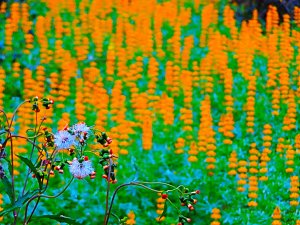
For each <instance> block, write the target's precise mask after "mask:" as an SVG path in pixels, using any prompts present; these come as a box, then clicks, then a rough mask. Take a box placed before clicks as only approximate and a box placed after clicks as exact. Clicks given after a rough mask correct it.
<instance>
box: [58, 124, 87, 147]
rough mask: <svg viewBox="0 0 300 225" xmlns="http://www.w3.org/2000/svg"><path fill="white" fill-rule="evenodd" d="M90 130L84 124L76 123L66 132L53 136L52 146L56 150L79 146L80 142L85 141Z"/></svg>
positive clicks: (62, 131) (59, 132)
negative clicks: (53, 145)
mask: <svg viewBox="0 0 300 225" xmlns="http://www.w3.org/2000/svg"><path fill="white" fill-rule="evenodd" d="M89 132H90V128H89V127H88V126H87V125H86V124H85V123H78V124H75V125H73V126H72V127H70V128H69V131H68V130H61V131H58V132H57V133H56V134H55V135H54V144H55V146H56V148H57V150H60V149H67V148H70V147H71V146H73V145H76V146H79V145H80V142H81V141H82V140H84V139H87V138H88V136H89Z"/></svg>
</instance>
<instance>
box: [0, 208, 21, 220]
mask: <svg viewBox="0 0 300 225" xmlns="http://www.w3.org/2000/svg"><path fill="white" fill-rule="evenodd" d="M18 208H19V207H18V206H16V205H13V206H11V207H8V208H7V209H5V210H3V211H1V212H0V217H2V216H4V215H6V214H7V213H10V212H12V211H14V210H16V209H18Z"/></svg>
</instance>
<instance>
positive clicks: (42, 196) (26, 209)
mask: <svg viewBox="0 0 300 225" xmlns="http://www.w3.org/2000/svg"><path fill="white" fill-rule="evenodd" d="M73 180H74V177H72V178H71V180H70V181H69V182H68V184H67V185H66V186H65V187H64V188H63V189H62V190H61V191H60V192H59V193H57V194H56V195H43V194H41V192H40V193H38V194H36V195H35V196H33V197H31V198H30V199H29V200H28V202H27V203H26V207H25V216H24V222H23V224H24V225H25V224H28V223H29V222H30V219H31V217H32V215H33V213H34V211H35V209H36V207H35V208H34V209H33V211H32V212H31V214H30V217H29V218H28V220H27V222H26V219H27V212H28V207H29V204H30V203H31V202H32V201H33V200H34V199H36V198H39V199H40V198H57V197H59V196H60V195H62V194H63V193H64V192H65V191H66V190H67V189H68V187H69V186H70V185H71V183H72V181H73ZM38 201H39V200H38Z"/></svg>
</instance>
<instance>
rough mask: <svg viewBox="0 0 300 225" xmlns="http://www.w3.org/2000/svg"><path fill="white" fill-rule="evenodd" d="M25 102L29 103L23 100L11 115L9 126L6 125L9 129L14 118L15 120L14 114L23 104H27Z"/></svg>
mask: <svg viewBox="0 0 300 225" xmlns="http://www.w3.org/2000/svg"><path fill="white" fill-rule="evenodd" d="M27 102H30V100H25V101H23V102H21V103H20V104H19V105H18V106H17V108H16V109H15V111H14V112H13V114H12V117H11V121H10V124H9V125H8V127H9V128H11V126H12V123H13V121H14V118H15V116H16V113H17V111H18V110H19V108H20V107H21V106H22V105H23V104H25V103H27Z"/></svg>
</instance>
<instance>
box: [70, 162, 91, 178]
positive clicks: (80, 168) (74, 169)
mask: <svg viewBox="0 0 300 225" xmlns="http://www.w3.org/2000/svg"><path fill="white" fill-rule="evenodd" d="M70 172H71V174H72V175H73V176H74V177H76V178H78V179H83V178H85V177H86V176H88V175H90V174H91V173H92V172H94V168H93V165H92V162H91V161H90V160H84V161H82V162H79V161H78V159H77V158H74V159H73V161H72V163H71V165H70Z"/></svg>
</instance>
